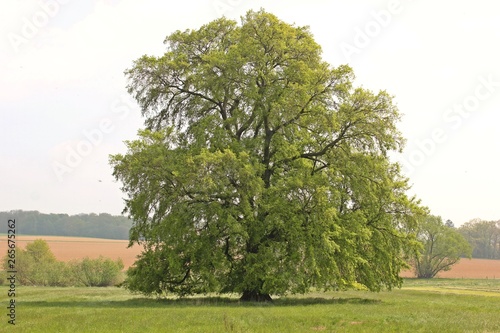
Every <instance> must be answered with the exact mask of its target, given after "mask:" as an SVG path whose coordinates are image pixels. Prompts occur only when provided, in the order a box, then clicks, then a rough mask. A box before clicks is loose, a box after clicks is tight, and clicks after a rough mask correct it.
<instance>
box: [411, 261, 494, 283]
mask: <svg viewBox="0 0 500 333" xmlns="http://www.w3.org/2000/svg"><path fill="white" fill-rule="evenodd" d="M401 276H403V277H414V274H413V272H411V271H404V272H402V273H401ZM437 277H440V278H457V279H462V278H464V279H500V260H489V259H460V261H459V262H458V263H457V264H455V265H454V266H453V267H452V268H451V270H449V271H447V272H440V273H438V275H437Z"/></svg>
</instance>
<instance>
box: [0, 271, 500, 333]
mask: <svg viewBox="0 0 500 333" xmlns="http://www.w3.org/2000/svg"><path fill="white" fill-rule="evenodd" d="M7 302H8V300H7V297H6V293H4V292H2V293H1V297H0V304H3V305H2V308H3V309H5V308H6V307H5V306H4V305H7ZM16 302H17V308H16V311H17V317H16V325H15V326H12V325H8V324H7V317H6V316H5V315H4V316H2V317H3V318H4V319H3V322H2V323H0V331H1V332H500V316H499V314H500V280H492V279H481V280H476V279H433V280H415V279H407V280H405V284H404V287H403V288H402V289H397V290H393V291H384V292H380V293H371V292H365V291H345V292H317V293H310V294H306V295H295V296H293V295H292V296H288V297H281V298H275V300H274V301H273V302H272V303H270V304H261V303H250V304H249V303H241V302H239V301H238V298H237V296H236V295H234V296H228V295H219V296H218V295H208V296H205V297H190V298H185V299H176V298H168V299H154V298H145V297H143V296H140V295H133V294H130V293H129V292H127V291H125V290H123V289H120V288H116V287H108V288H48V287H45V288H37V287H19V288H18V292H17V300H16ZM4 311H6V310H4Z"/></svg>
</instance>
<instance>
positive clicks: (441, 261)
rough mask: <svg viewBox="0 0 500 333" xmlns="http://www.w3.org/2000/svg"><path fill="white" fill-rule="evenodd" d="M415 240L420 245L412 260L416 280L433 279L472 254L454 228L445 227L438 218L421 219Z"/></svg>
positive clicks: (467, 244)
mask: <svg viewBox="0 0 500 333" xmlns="http://www.w3.org/2000/svg"><path fill="white" fill-rule="evenodd" d="M417 239H418V240H419V241H420V242H421V244H422V247H421V248H420V250H418V251H416V252H415V257H414V260H413V262H414V267H415V275H416V276H417V277H418V278H426V279H430V278H433V277H435V276H436V275H437V274H438V273H439V272H441V271H448V270H450V269H451V267H452V266H453V265H455V264H456V263H458V262H459V261H460V258H462V257H468V258H470V257H471V254H472V248H471V246H470V244H469V243H468V242H467V240H466V239H465V238H464V237H463V236H462V235H461V234H460V233H459V232H458V231H457V230H456V229H455V228H454V227H451V226H447V225H445V224H444V223H443V221H442V219H441V217H439V216H433V215H429V216H426V217H425V218H424V219H423V221H422V223H420V225H419V229H418V232H417Z"/></svg>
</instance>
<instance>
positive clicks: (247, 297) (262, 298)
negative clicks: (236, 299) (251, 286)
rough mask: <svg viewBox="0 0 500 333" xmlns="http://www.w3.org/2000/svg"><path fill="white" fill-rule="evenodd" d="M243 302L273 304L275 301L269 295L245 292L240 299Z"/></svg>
mask: <svg viewBox="0 0 500 333" xmlns="http://www.w3.org/2000/svg"><path fill="white" fill-rule="evenodd" d="M240 301H242V302H272V301H273V299H272V298H271V296H270V295H269V294H261V293H260V292H258V291H253V290H252V291H248V290H245V291H244V292H243V295H241V297H240Z"/></svg>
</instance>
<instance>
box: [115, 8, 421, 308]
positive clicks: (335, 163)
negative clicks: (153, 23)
mask: <svg viewBox="0 0 500 333" xmlns="http://www.w3.org/2000/svg"><path fill="white" fill-rule="evenodd" d="M165 44H166V46H167V51H166V53H165V54H164V55H162V56H160V57H155V56H143V57H141V58H140V59H138V60H136V61H135V63H134V65H133V67H132V68H131V69H129V70H127V71H126V75H127V76H128V79H129V86H128V89H129V92H130V93H131V94H132V95H133V96H134V97H135V98H136V100H137V101H138V103H139V104H140V106H141V107H142V114H143V116H144V117H145V125H146V128H145V129H144V130H142V131H140V138H139V139H138V140H135V141H132V142H127V146H128V152H127V153H126V154H125V155H120V154H118V155H114V156H112V157H111V164H112V165H113V167H114V176H115V177H116V179H117V180H119V181H121V182H122V183H123V191H124V192H125V193H126V194H127V198H126V200H125V204H126V208H125V212H127V213H128V214H129V216H130V217H131V218H132V219H133V220H134V225H133V227H132V229H131V233H130V241H131V244H132V243H139V244H142V245H144V251H143V253H142V255H141V256H140V257H139V259H138V261H137V262H136V263H135V266H134V267H133V268H131V269H130V271H129V274H128V279H127V285H128V287H129V288H130V289H132V290H138V291H141V292H144V293H146V294H151V293H162V292H173V293H176V294H179V295H185V294H192V293H201V292H212V291H215V292H221V293H224V292H237V293H241V294H242V299H243V300H268V299H270V296H269V295H271V294H277V295H280V294H285V293H287V292H292V293H295V292H299V293H302V292H306V291H307V290H308V289H309V288H310V287H318V288H325V289H329V288H344V287H348V286H352V285H357V284H362V285H364V286H366V287H367V288H368V289H370V290H380V289H381V288H384V287H387V288H392V287H395V286H399V285H400V284H401V279H400V277H399V275H398V274H399V271H400V269H401V268H402V267H405V258H403V253H405V250H407V249H408V248H409V247H411V246H412V241H413V234H412V232H411V230H413V229H414V228H415V221H416V219H415V215H416V214H418V213H419V212H420V208H419V206H418V203H417V202H416V200H415V199H413V198H409V197H407V195H406V194H405V192H406V190H407V188H408V185H407V181H406V180H405V179H404V178H403V177H402V176H401V175H400V168H399V166H398V165H397V164H394V163H391V162H390V160H389V158H388V153H389V152H390V151H400V149H401V148H402V144H403V141H404V140H403V138H402V136H401V134H400V133H399V132H398V130H397V128H396V123H397V121H398V120H399V118H400V115H399V113H398V110H397V108H396V107H395V105H394V104H393V103H392V97H391V96H390V95H389V94H387V93H386V92H384V91H381V92H378V93H373V92H371V91H369V90H366V89H362V88H354V87H353V84H352V81H353V79H354V75H353V73H352V70H351V69H350V68H349V67H348V66H339V67H337V68H333V67H332V66H330V65H329V64H328V63H326V62H324V61H323V60H322V59H321V50H320V46H319V45H318V44H317V43H316V42H315V41H314V39H313V37H312V34H311V32H310V31H309V29H308V28H307V27H297V26H294V25H289V24H287V23H284V22H282V21H280V20H279V19H278V18H276V17H275V16H274V15H272V14H269V13H266V12H264V11H259V12H254V11H250V12H248V13H247V15H246V16H245V17H243V18H242V21H241V25H238V24H237V22H235V21H232V20H229V19H226V18H221V19H217V20H215V21H213V22H211V23H209V24H206V25H204V26H202V27H201V28H199V29H198V30H187V31H184V32H180V31H177V32H175V33H173V34H171V35H170V36H168V37H167V38H166V40H165Z"/></svg>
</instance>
